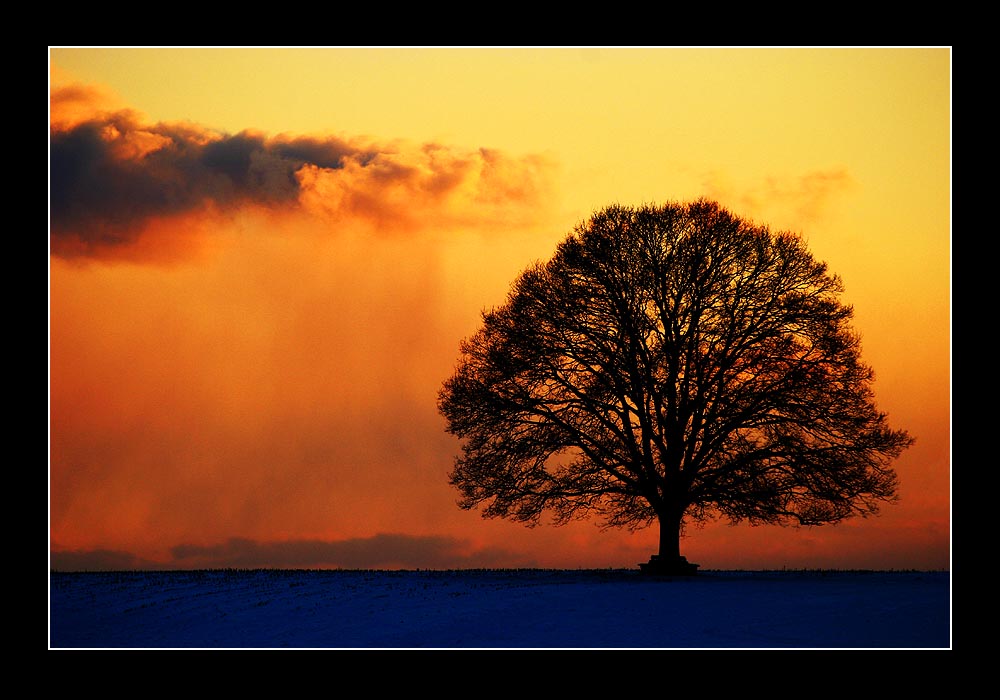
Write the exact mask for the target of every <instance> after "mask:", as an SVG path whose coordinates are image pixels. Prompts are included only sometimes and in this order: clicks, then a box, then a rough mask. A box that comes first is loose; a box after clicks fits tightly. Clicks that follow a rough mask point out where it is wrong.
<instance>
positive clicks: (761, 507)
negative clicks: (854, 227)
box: [438, 200, 912, 573]
mask: <svg viewBox="0 0 1000 700" xmlns="http://www.w3.org/2000/svg"><path fill="white" fill-rule="evenodd" d="M842 291H843V287H842V284H841V281H840V279H839V278H838V277H837V276H835V275H831V274H829V273H828V272H827V266H826V264H825V263H823V262H819V261H816V260H815V259H814V258H813V257H812V255H811V254H810V253H809V252H808V250H807V249H806V247H805V245H804V243H803V241H802V240H801V239H800V238H799V237H797V236H796V235H794V234H791V233H788V232H779V233H773V232H771V231H770V230H769V229H768V228H767V227H765V226H759V225H755V224H753V223H751V222H749V221H746V220H743V219H741V218H739V217H736V216H734V215H732V214H731V213H729V212H728V211H726V210H725V209H723V208H722V207H720V206H719V205H718V204H717V203H715V202H711V201H707V200H699V201H696V202H693V203H690V204H677V203H670V204H666V205H664V206H661V207H653V206H645V207H641V208H629V207H623V206H611V207H608V208H606V209H604V210H603V211H600V212H598V213H596V214H595V215H594V216H593V217H592V218H591V219H590V220H589V221H588V222H586V223H584V224H582V225H580V226H578V227H577V228H576V230H575V231H574V232H573V233H572V234H571V235H569V236H568V237H567V238H566V239H565V240H564V241H563V242H562V243H560V245H559V246H558V248H557V250H556V253H555V255H554V256H553V258H552V259H551V260H550V261H549V262H547V263H544V264H543V263H538V264H535V265H534V266H532V267H529V268H528V269H527V270H525V271H524V272H523V273H522V274H521V275H520V277H519V278H518V279H517V280H516V281H515V283H514V284H513V287H512V289H511V291H510V294H509V296H508V299H507V301H506V303H505V304H504V305H503V306H501V307H500V308H496V309H493V310H491V311H488V312H484V313H483V324H482V327H481V328H480V330H479V331H478V332H476V334H475V335H473V336H472V337H471V338H469V339H467V340H465V341H463V343H462V344H461V357H460V360H459V363H458V365H457V368H456V371H455V373H454V375H453V376H452V377H451V378H450V379H448V380H447V381H446V382H445V383H444V385H443V387H442V389H441V391H440V394H439V404H438V405H439V408H440V410H441V413H442V414H443V415H444V417H445V418H446V419H447V422H448V431H449V432H451V433H453V434H455V435H457V436H458V437H460V438H462V440H463V442H462V454H461V455H460V456H459V457H458V458H457V459H456V462H455V466H454V469H453V470H452V472H451V473H450V481H451V483H452V484H453V485H454V486H456V487H457V488H458V490H459V491H460V493H461V500H460V501H459V505H460V506H461V507H463V508H466V509H470V508H475V507H481V508H482V509H483V510H482V512H483V515H484V517H503V518H508V519H512V520H515V521H522V522H526V523H528V524H537V523H538V522H539V520H540V517H541V515H542V514H543V512H550V513H551V514H552V515H553V516H554V518H555V522H556V523H565V522H566V521H568V520H570V519H573V518H579V517H586V516H588V515H590V514H598V515H599V516H600V517H601V519H602V524H603V525H605V526H610V527H628V528H631V529H636V528H640V527H645V526H648V525H650V524H652V523H653V522H654V521H657V522H658V523H659V527H660V543H659V553H658V555H654V556H653V557H652V558H651V560H650V563H649V564H644V565H642V567H643V569H644V570H645V571H648V572H663V573H694V571H695V569H696V567H697V565H695V564H689V563H688V562H687V560H686V559H685V558H684V557H682V556H681V554H680V538H681V536H682V535H683V534H684V527H685V524H686V523H688V522H692V521H693V522H703V521H705V520H707V519H710V518H714V517H723V518H726V519H729V520H730V521H731V522H734V523H736V522H744V521H745V522H749V523H751V524H762V523H777V524H792V525H795V524H801V525H818V524H823V523H835V522H838V521H840V520H842V519H844V518H847V517H849V516H853V515H866V514H871V513H875V512H877V511H878V506H879V504H880V503H881V502H884V501H891V500H893V499H894V498H895V491H896V482H897V478H896V474H895V472H894V471H893V470H892V469H891V467H890V463H891V462H892V460H893V459H894V458H896V457H898V456H899V455H900V453H901V452H902V451H903V450H904V449H906V447H908V446H909V445H910V444H911V443H912V438H911V437H910V436H909V435H908V434H907V433H906V432H905V431H902V430H892V429H890V428H889V427H888V425H887V421H886V416H885V414H883V413H880V412H879V411H878V410H877V409H876V407H875V404H874V401H873V393H872V389H871V383H872V381H873V372H872V370H871V369H870V368H869V367H868V366H866V365H865V364H863V363H862V361H861V357H860V341H859V337H858V335H857V334H856V333H854V332H853V330H852V329H851V326H850V320H851V317H852V309H851V307H849V306H846V305H844V304H842V303H841V302H840V301H839V295H840V293H841V292H842Z"/></svg>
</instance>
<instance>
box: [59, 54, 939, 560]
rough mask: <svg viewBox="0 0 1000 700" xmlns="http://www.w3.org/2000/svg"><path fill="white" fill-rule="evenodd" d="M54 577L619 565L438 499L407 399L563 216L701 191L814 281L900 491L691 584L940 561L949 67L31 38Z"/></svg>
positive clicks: (743, 554)
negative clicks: (866, 372) (852, 357)
mask: <svg viewBox="0 0 1000 700" xmlns="http://www.w3.org/2000/svg"><path fill="white" fill-rule="evenodd" d="M49 59H50V64H49V65H50V72H49V77H50V91H49V93H50V115H49V116H50V119H49V122H50V140H49V157H50V160H49V162H50V183H49V198H50V200H49V201H50V208H49V233H50V235H49V242H50V256H49V292H50V295H49V316H50V318H49V370H50V372H49V406H50V422H49V535H50V553H51V565H52V566H53V567H55V568H63V569H67V568H71V569H72V568H158V567H166V568H205V567H217V566H223V567H257V566H281V567H290V568H308V567H331V568H332V567H345V568H359V567H360V568H465V567H616V568H617V567H634V566H635V565H636V564H638V563H639V562H642V561H646V560H648V558H649V555H650V554H652V553H654V552H655V551H656V547H657V532H656V529H655V528H652V529H649V530H644V531H640V532H636V533H629V532H627V531H619V530H602V529H600V528H598V527H597V525H596V523H595V522H594V521H584V522H579V523H573V524H571V525H568V526H564V527H554V526H551V525H548V524H543V525H541V526H539V527H536V528H526V527H525V526H523V525H520V524H517V523H510V522H506V521H499V520H484V519H483V518H482V517H481V516H480V515H479V513H477V512H475V511H463V510H461V509H459V508H458V507H457V505H456V500H457V498H458V493H457V491H455V490H454V489H453V487H451V486H450V485H449V484H448V478H447V474H448V472H449V470H450V469H451V466H452V462H453V460H454V458H455V456H456V455H457V454H458V452H459V443H458V440H457V439H456V438H454V437H453V436H451V435H448V434H447V433H446V432H445V422H444V419H443V418H442V417H441V416H440V415H439V414H438V412H437V407H436V401H437V392H438V390H439V388H440V386H441V384H442V382H443V381H444V380H445V379H446V378H447V377H448V376H449V375H450V374H451V372H452V371H453V368H454V366H455V363H456V360H457V359H458V348H459V343H460V341H461V340H462V339H463V338H465V337H467V336H469V335H471V334H472V333H473V332H474V331H475V330H476V329H477V328H478V324H479V321H480V313H481V312H482V311H483V310H484V309H487V308H489V307H491V306H494V305H497V304H500V303H502V302H503V301H504V299H505V297H506V294H507V292H508V290H509V286H510V283H511V282H512V281H513V280H514V279H515V277H516V276H517V274H518V273H519V272H520V271H521V270H523V269H524V268H525V267H527V266H528V265H530V264H531V263H533V262H535V261H538V260H545V259H547V258H549V257H550V256H551V254H552V253H553V251H554V248H555V245H556V244H557V243H558V242H559V241H560V240H562V239H563V238H564V237H565V236H566V235H567V234H568V233H569V232H570V231H571V230H572V229H573V227H574V226H575V225H576V224H578V223H580V222H581V221H583V220H585V219H586V218H588V217H589V216H590V214H591V213H593V212H594V211H596V210H598V209H601V208H603V207H605V206H607V205H609V204H613V203H620V204H626V205H639V204H644V203H662V202H665V201H668V200H672V201H686V200H690V199H694V198H697V197H701V196H706V197H710V198H713V199H717V200H718V201H719V202H720V203H722V204H723V205H724V206H726V207H727V208H729V209H730V210H732V211H733V212H734V213H736V214H738V215H741V216H744V217H747V218H752V219H754V220H755V221H758V222H761V223H766V224H768V225H770V226H771V227H772V228H773V229H787V230H792V231H795V232H798V233H801V234H802V235H803V237H804V238H805V240H806V241H807V242H808V245H809V247H810V249H811V250H812V252H813V253H814V254H815V256H816V257H817V258H820V259H822V260H825V261H826V262H827V263H829V266H830V270H831V271H832V272H834V273H836V274H838V275H840V276H841V277H842V279H843V280H844V284H845V287H846V293H845V295H844V300H845V301H846V302H847V303H849V304H851V305H853V306H854V308H855V328H856V330H857V331H858V332H859V333H860V334H861V336H862V342H863V357H864V359H865V361H866V362H867V363H868V364H870V365H872V366H873V367H874V369H875V373H876V383H875V386H874V388H875V393H876V400H877V403H878V406H879V408H880V409H881V410H883V411H885V412H886V413H888V415H889V423H890V425H891V426H892V427H894V428H903V429H906V430H907V431H909V433H910V434H911V435H913V436H914V437H915V438H916V443H915V444H914V446H913V447H911V448H910V449H909V450H908V451H906V452H905V453H904V454H903V456H902V457H901V458H900V459H899V460H898V461H897V462H896V463H895V468H896V470H897V472H898V475H899V479H900V488H899V502H898V503H896V504H893V505H887V506H885V507H884V508H883V510H882V513H881V514H880V515H878V516H877V517H872V518H868V519H856V520H850V521H847V522H844V523H842V524H839V525H836V526H824V527H821V528H808V529H795V528H779V527H758V528H751V527H748V526H736V527H734V526H731V525H729V524H728V523H726V522H716V523H712V524H709V525H707V526H705V527H704V528H701V529H697V528H692V529H691V530H689V531H688V533H687V537H686V538H685V539H684V540H683V541H682V543H681V551H682V554H685V555H686V556H687V558H688V559H689V560H690V561H692V562H696V563H698V564H700V565H701V566H702V567H703V568H713V569H719V568H755V569H756V568H782V567H788V568H816V567H822V568H833V567H837V568H908V569H909V568H919V569H924V568H927V569H945V568H949V566H950V564H949V562H950V521H951V508H950V503H951V479H950V471H951V447H950V439H951V430H950V422H951V406H950V395H951V368H950V364H951V333H950V330H951V316H950V307H951V300H950V290H951V51H950V49H948V48H917V49H912V48H911V49H847V48H844V49H805V48H796V49H722V48H713V49H666V48H662V49H656V48H650V49H626V48H602V49H596V48H567V49H478V48H461V49H460V48H451V49H443V48H442V49H393V48H354V49H177V48H172V49H105V48H52V49H50V53H49Z"/></svg>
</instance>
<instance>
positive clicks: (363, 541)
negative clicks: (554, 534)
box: [171, 535, 511, 569]
mask: <svg viewBox="0 0 1000 700" xmlns="http://www.w3.org/2000/svg"><path fill="white" fill-rule="evenodd" d="M171 553H172V555H173V557H174V561H175V562H176V564H177V565H178V566H179V567H183V568H221V567H232V568H265V567H267V568H318V567H336V568H344V569H374V568H404V569H405V568H427V569H455V568H479V567H489V566H496V565H497V564H498V563H499V562H501V561H508V562H509V561H510V560H511V557H510V554H509V553H507V552H501V551H475V552H473V551H470V549H469V545H468V543H466V542H463V541H461V540H457V539H455V538H452V537H433V536H431V537H419V536H409V535H375V536H374V537H367V538H355V539H349V540H339V541H332V542H331V541H323V540H291V541H287V542H257V541H255V540H249V539H242V538H232V539H229V540H228V541H226V542H225V543H223V544H218V545H212V546H199V545H178V546H176V547H174V548H173V549H172V550H171Z"/></svg>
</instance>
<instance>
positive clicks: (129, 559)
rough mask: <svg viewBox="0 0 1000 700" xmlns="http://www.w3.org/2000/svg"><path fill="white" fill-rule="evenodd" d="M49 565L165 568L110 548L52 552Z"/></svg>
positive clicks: (57, 568) (54, 567)
mask: <svg viewBox="0 0 1000 700" xmlns="http://www.w3.org/2000/svg"><path fill="white" fill-rule="evenodd" d="M49 566H50V567H51V569H52V570H53V571H132V570H137V569H143V570H153V569H162V568H164V567H163V566H161V565H159V564H156V563H155V562H151V561H148V560H146V559H142V558H140V557H137V556H135V555H134V554H130V553H129V552H119V551H115V550H110V549H91V550H86V551H70V552H52V553H51V555H50V557H49Z"/></svg>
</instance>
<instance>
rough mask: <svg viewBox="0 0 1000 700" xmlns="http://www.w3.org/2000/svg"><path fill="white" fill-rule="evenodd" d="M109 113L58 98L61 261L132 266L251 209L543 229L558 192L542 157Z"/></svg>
mask: <svg viewBox="0 0 1000 700" xmlns="http://www.w3.org/2000/svg"><path fill="white" fill-rule="evenodd" d="M109 103H110V98H108V97H107V96H106V95H104V94H103V93H101V92H100V91H99V90H98V89H96V88H89V87H82V86H67V87H64V88H60V89H58V90H56V91H55V92H53V94H52V98H51V113H52V116H51V118H50V124H51V133H50V182H49V188H50V193H49V194H50V232H51V244H52V245H51V249H52V252H53V253H54V254H55V255H58V256H61V257H67V258H69V257H81V256H82V257H120V255H116V254H115V252H114V249H115V248H121V247H126V246H134V245H136V244H137V243H138V242H139V241H140V239H141V238H143V237H144V236H150V235H152V232H155V231H160V232H162V231H163V229H164V226H163V222H164V221H165V220H166V221H170V220H171V219H174V218H178V217H184V216H190V215H192V214H199V213H215V214H219V213H222V214H226V213H232V212H234V211H236V210H238V209H239V208H240V207H245V206H247V207H263V208H266V209H270V210H291V209H294V210H300V211H306V212H308V213H310V214H313V215H316V216H320V217H323V218H324V219H325V220H327V221H334V222H339V223H344V222H345V221H352V222H357V221H361V222H364V223H366V224H368V225H369V226H371V227H372V228H375V229H377V230H379V231H387V230H392V231H399V230H413V229H420V228H424V227H426V226H431V225H435V226H440V225H442V224H448V223H453V224H455V223H457V224H463V225H469V224H474V223H476V222H482V221H484V220H488V221H489V222H490V223H495V222H496V221H505V222H507V223H508V224H510V223H515V224H516V223H517V222H519V221H525V220H528V221H530V220H533V219H535V218H537V210H538V209H539V208H545V206H546V205H545V202H546V200H547V195H548V194H549V191H550V189H551V188H550V187H549V185H548V181H549V179H550V176H549V170H550V168H551V164H550V163H548V162H547V161H545V160H544V159H542V158H539V157H536V156H527V157H523V158H511V157H507V156H505V155H504V154H502V153H500V152H497V151H492V150H488V149H480V150H478V151H471V152H461V151H458V150H455V149H452V148H448V147H446V146H443V145H440V144H425V145H422V146H408V145H406V144H400V143H395V144H391V145H381V146H380V145H375V144H366V143H361V142H358V141H352V140H349V139H345V138H341V137H335V136H290V135H286V134H282V135H278V136H267V135H265V134H262V133H257V132H254V131H250V130H246V131H241V132H240V133H237V134H224V133H219V132H217V131H213V130H211V129H208V128H205V127H202V126H199V125H194V124H185V123H170V124H168V123H155V124H154V123H148V120H146V119H144V118H143V117H142V116H141V115H140V114H138V113H137V112H135V111H132V110H128V109H120V108H119V109H110V108H108V106H107V105H108V104H109ZM88 110H89V111H88ZM84 115H88V116H87V117H86V118H85V117H84ZM183 228H186V226H178V227H177V229H183ZM206 228H207V229H210V228H211V227H206Z"/></svg>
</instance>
